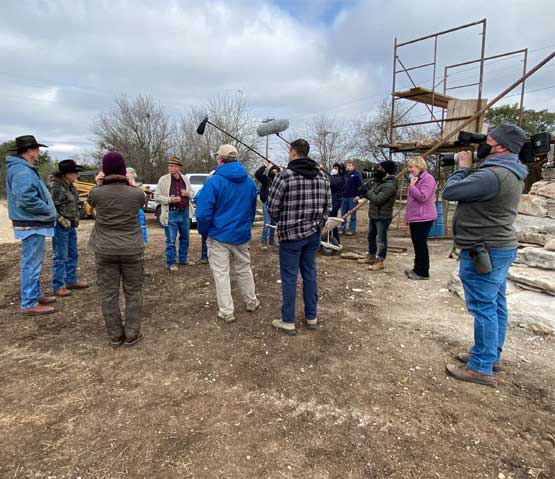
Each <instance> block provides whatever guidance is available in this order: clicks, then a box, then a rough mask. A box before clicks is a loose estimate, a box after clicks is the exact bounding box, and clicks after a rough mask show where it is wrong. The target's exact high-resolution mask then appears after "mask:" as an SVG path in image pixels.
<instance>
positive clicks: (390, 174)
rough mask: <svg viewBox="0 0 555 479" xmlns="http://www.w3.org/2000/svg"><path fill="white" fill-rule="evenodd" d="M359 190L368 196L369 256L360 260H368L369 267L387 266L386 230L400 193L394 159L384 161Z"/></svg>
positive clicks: (379, 267) (377, 268) (374, 269)
mask: <svg viewBox="0 0 555 479" xmlns="http://www.w3.org/2000/svg"><path fill="white" fill-rule="evenodd" d="M359 193H360V195H361V196H363V197H365V198H368V258H366V259H362V260H359V261H360V262H363V263H368V264H369V265H370V266H369V268H368V269H369V270H371V271H379V270H382V269H383V268H384V261H385V258H386V255H387V230H388V228H389V225H390V224H391V220H392V218H393V205H394V204H395V197H396V195H397V181H396V179H395V162H394V161H389V160H388V161H382V162H381V163H380V164H379V165H378V167H377V168H376V170H375V171H374V172H373V173H372V176H371V179H370V180H369V181H367V182H365V183H364V184H363V185H362V186H361V188H360V190H359Z"/></svg>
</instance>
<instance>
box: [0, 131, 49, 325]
mask: <svg viewBox="0 0 555 479" xmlns="http://www.w3.org/2000/svg"><path fill="white" fill-rule="evenodd" d="M41 146H42V147H46V145H42V144H40V143H38V142H37V140H36V139H35V137H34V136H31V135H25V136H19V137H17V138H16V139H15V149H14V150H13V152H14V153H15V155H13V156H7V157H6V163H7V164H8V174H7V178H6V190H7V196H8V214H9V217H10V219H11V220H12V224H13V228H14V234H15V239H18V240H21V312H22V313H23V314H26V315H30V316H36V315H41V314H52V313H54V312H56V308H54V307H53V306H49V304H51V303H53V302H55V301H56V298H54V297H48V296H41V291H40V273H41V271H42V263H43V261H44V241H45V238H46V237H49V238H52V237H53V236H54V226H55V225H56V217H57V214H56V207H55V206H54V201H53V200H52V197H51V196H50V193H49V191H48V188H47V187H46V185H45V184H44V183H43V182H42V180H41V178H40V176H39V173H38V170H37V166H36V164H37V162H38V161H39V156H40V150H39V147H41Z"/></svg>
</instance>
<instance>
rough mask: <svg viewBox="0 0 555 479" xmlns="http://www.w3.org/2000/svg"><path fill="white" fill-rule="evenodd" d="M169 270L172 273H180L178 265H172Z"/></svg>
mask: <svg viewBox="0 0 555 479" xmlns="http://www.w3.org/2000/svg"><path fill="white" fill-rule="evenodd" d="M168 269H169V270H170V271H179V269H178V268H177V265H176V264H172V265H171V266H169V267H168Z"/></svg>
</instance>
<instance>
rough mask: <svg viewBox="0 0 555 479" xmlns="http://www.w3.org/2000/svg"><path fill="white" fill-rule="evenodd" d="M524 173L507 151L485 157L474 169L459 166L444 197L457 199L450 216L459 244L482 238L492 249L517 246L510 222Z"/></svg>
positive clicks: (513, 214)
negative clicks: (477, 167)
mask: <svg viewBox="0 0 555 479" xmlns="http://www.w3.org/2000/svg"><path fill="white" fill-rule="evenodd" d="M527 175H528V169H527V168H526V166H525V165H523V164H522V163H521V162H520V160H519V159H518V155H516V154H514V153H507V154H503V155H492V156H491V157H489V158H487V159H486V161H484V163H482V165H481V166H480V169H479V170H478V171H476V172H475V173H471V172H470V170H469V169H468V168H460V169H459V170H457V171H456V172H455V173H453V174H452V175H451V176H450V177H449V180H448V181H447V184H446V185H445V189H444V190H443V198H444V199H446V200H450V201H458V205H457V209H456V211H455V216H454V218H453V239H454V241H455V245H456V246H457V247H458V248H462V249H469V248H471V247H472V246H473V245H474V244H475V243H478V242H481V241H485V242H486V243H487V244H488V246H489V247H490V248H491V249H513V248H516V247H517V244H518V243H517V239H516V238H517V237H516V231H515V229H514V226H513V224H514V221H515V219H516V215H517V213H518V204H519V202H520V196H521V195H522V192H523V190H524V179H525V178H526V176H527Z"/></svg>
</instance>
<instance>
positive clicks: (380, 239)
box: [368, 218, 391, 260]
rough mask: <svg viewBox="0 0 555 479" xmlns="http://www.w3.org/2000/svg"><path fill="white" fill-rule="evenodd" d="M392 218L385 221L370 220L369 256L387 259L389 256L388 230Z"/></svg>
mask: <svg viewBox="0 0 555 479" xmlns="http://www.w3.org/2000/svg"><path fill="white" fill-rule="evenodd" d="M390 224H391V218H388V219H385V220H373V219H370V220H369V223H368V254H369V255H370V256H376V254H377V256H378V258H380V259H382V260H383V259H385V258H386V256H387V229H388V228H389V225H390Z"/></svg>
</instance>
